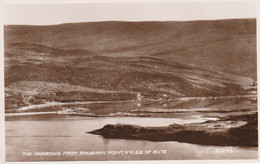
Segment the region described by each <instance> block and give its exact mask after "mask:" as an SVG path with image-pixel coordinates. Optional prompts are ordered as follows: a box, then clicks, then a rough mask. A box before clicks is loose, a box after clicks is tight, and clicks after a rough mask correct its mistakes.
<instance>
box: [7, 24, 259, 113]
mask: <svg viewBox="0 0 260 164" xmlns="http://www.w3.org/2000/svg"><path fill="white" fill-rule="evenodd" d="M255 80H256V20H255V19H238V20H217V21H191V22H90V23H75V24H61V25H52V26H16V25H12V26H5V87H6V94H7V96H6V104H9V105H7V108H8V109H12V108H17V107H19V106H26V105H30V104H35V103H43V102H46V101H62V102H67V101H87V100H129V99H135V98H136V95H137V93H142V95H144V96H145V97H146V98H150V99H158V98H160V97H162V96H163V95H167V98H172V99H174V98H178V97H194V96H195V97H202V96H223V95H240V94H248V91H247V90H248V88H252V87H253V88H254V86H253V85H255Z"/></svg>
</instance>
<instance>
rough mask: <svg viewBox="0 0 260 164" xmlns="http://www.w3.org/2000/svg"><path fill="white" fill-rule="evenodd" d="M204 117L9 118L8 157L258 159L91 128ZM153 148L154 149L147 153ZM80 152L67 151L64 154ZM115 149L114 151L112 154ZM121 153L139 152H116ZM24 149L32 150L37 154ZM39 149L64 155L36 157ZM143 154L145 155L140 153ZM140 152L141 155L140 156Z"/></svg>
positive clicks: (233, 150)
mask: <svg viewBox="0 0 260 164" xmlns="http://www.w3.org/2000/svg"><path fill="white" fill-rule="evenodd" d="M201 121H203V119H202V118H200V117H193V118H188V117H185V119H177V118H176V119H174V118H172V119H170V118H142V117H115V118H108V117H107V118H105V117H103V118H89V117H80V116H66V115H57V114H49V115H30V116H17V117H14V116H12V117H6V160H7V161H74V160H77V161H82V160H181V159H182V160H184V159H255V158H257V148H251V147H223V146H203V145H196V144H188V143H179V142H173V141H171V142H150V141H141V140H124V139H105V138H103V137H102V136H98V135H93V134H89V133H86V132H89V131H92V130H95V129H99V128H102V127H103V126H104V125H106V124H109V123H112V124H115V123H127V124H128V123H131V124H137V125H142V126H150V125H153V126H167V125H169V124H172V123H190V122H201ZM149 150H151V152H150V153H148V154H145V152H148V151H149ZM67 151H69V152H71V153H72V152H75V153H78V154H74V155H73V154H71V155H69V154H67V155H66V154H65V155H63V153H64V152H67ZM80 151H85V152H90V151H104V152H105V153H106V154H103V155H79V152H80ZM112 151H113V152H114V154H109V155H108V152H110V153H111V152H112ZM116 151H133V152H132V154H131V153H129V154H124V155H123V154H116V153H115V152H116ZM23 152H27V153H30V152H31V153H32V156H29V155H28V154H27V155H25V154H23ZM35 152H51V153H61V154H60V155H57V154H56V155H50V154H49V155H47V156H35V155H33V154H34V153H35ZM140 152H141V153H140ZM153 152H154V153H155V154H153ZM138 153H139V154H138Z"/></svg>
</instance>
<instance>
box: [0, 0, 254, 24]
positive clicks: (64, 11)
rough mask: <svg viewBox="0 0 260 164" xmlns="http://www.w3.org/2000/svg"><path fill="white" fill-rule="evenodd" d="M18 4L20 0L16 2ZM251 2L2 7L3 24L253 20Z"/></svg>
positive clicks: (230, 0) (7, 5)
mask: <svg viewBox="0 0 260 164" xmlns="http://www.w3.org/2000/svg"><path fill="white" fill-rule="evenodd" d="M20 1H22V0H20ZM255 17H256V4H255V1H252V0H251V1H243V0H242V1H239V0H237V1H234V0H229V1H220V0H219V1H214V0H211V1H210V2H209V1H205V0H204V1H201V2H198V1H196V2H194V1H187V0H185V1H177V2H169V1H168V2H167V1H164V2H160V3H159V2H153V3H148V2H145V3H136V2H135V3H129V2H128V3H73V4H72V3H63V4H61V3H51V4H45V3H43V4H39V3H34V4H28V3H26V4H21V3H17V2H15V3H9V4H5V6H4V24H26V25H50V24H61V23H72V22H96V21H111V20H113V21H180V20H183V21H186V20H212V19H229V18H255Z"/></svg>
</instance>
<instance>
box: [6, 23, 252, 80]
mask: <svg viewBox="0 0 260 164" xmlns="http://www.w3.org/2000/svg"><path fill="white" fill-rule="evenodd" d="M12 43H33V44H35V43H37V44H39V45H43V46H48V47H52V48H60V49H78V50H87V51H90V52H93V53H95V54H97V55H106V56H110V57H115V56H120V57H134V56H153V57H156V58H160V59H166V60H168V61H175V62H179V63H185V64H186V65H194V66H199V67H201V68H204V69H207V70H216V71H221V72H225V73H231V74H236V75H241V76H245V77H250V78H253V79H255V80H256V19H228V20H214V21H187V22H178V21H166V22H113V21H111V22H89V23H72V24H61V25H52V26H16V25H11V26H5V45H9V44H12Z"/></svg>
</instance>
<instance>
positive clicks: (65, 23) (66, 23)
mask: <svg viewBox="0 0 260 164" xmlns="http://www.w3.org/2000/svg"><path fill="white" fill-rule="evenodd" d="M241 19H255V20H256V19H257V17H247V18H244V17H241V18H224V19H193V20H140V21H139V20H138V21H128V20H104V21H102V20H101V21H86V22H83V21H82V22H81V21H79V22H64V23H54V24H3V25H4V26H59V25H68V24H81V23H82V24H83V23H102V22H128V23H137V22H198V21H221V20H241Z"/></svg>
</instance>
